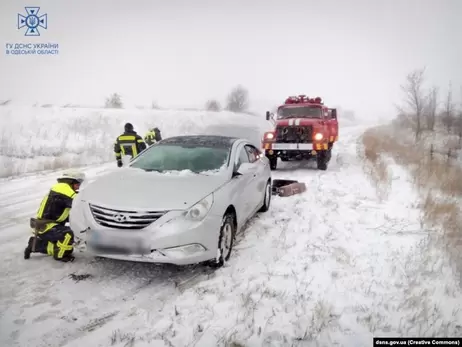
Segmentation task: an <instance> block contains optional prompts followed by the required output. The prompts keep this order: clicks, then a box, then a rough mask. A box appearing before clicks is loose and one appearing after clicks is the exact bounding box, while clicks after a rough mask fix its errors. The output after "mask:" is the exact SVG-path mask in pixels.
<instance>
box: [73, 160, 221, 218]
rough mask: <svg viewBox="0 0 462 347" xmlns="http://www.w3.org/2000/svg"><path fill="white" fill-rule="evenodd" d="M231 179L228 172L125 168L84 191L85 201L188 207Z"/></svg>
mask: <svg viewBox="0 0 462 347" xmlns="http://www.w3.org/2000/svg"><path fill="white" fill-rule="evenodd" d="M227 181H228V179H227V177H226V175H225V174H217V175H209V176H206V175H198V174H194V173H183V172H180V173H178V172H177V173H163V174H161V173H158V172H146V171H143V170H140V169H133V168H121V169H120V170H118V171H116V172H112V173H109V174H107V175H105V176H102V177H99V178H97V179H96V180H95V181H94V182H92V183H90V184H89V185H88V186H87V187H85V189H83V190H82V191H81V192H80V194H79V195H80V198H81V200H83V201H86V202H88V203H92V204H95V205H98V204H101V205H103V206H106V207H109V208H110V207H113V208H121V209H123V208H132V209H149V210H154V211H156V210H159V211H160V210H184V209H187V208H189V207H191V206H193V205H194V204H195V203H197V202H198V201H200V200H201V199H203V198H205V197H206V196H207V195H209V194H210V193H212V192H214V191H215V190H217V189H218V188H219V187H221V186H222V185H223V184H225V183H226V182H227Z"/></svg>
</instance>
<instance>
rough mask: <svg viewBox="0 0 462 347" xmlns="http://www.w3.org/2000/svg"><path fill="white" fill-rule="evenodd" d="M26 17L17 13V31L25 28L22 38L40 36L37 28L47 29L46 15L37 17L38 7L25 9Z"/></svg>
mask: <svg viewBox="0 0 462 347" xmlns="http://www.w3.org/2000/svg"><path fill="white" fill-rule="evenodd" d="M25 9H26V15H25V16H23V15H22V14H20V13H18V29H21V28H24V27H27V30H26V32H25V33H24V36H40V31H39V27H41V28H44V29H47V19H48V17H47V14H46V13H45V14H42V15H41V16H40V17H39V11H40V7H25Z"/></svg>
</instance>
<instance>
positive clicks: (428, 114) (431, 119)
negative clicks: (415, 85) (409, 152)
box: [424, 87, 438, 131]
mask: <svg viewBox="0 0 462 347" xmlns="http://www.w3.org/2000/svg"><path fill="white" fill-rule="evenodd" d="M425 106H426V107H425V111H424V115H425V121H426V127H427V130H430V131H434V130H435V123H436V114H437V112H438V88H437V87H432V88H431V89H430V91H429V92H428V96H427V103H426V105H425Z"/></svg>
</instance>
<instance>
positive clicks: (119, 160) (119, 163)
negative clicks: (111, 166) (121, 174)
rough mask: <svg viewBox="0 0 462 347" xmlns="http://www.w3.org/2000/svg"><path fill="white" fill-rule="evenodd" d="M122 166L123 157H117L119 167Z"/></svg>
mask: <svg viewBox="0 0 462 347" xmlns="http://www.w3.org/2000/svg"><path fill="white" fill-rule="evenodd" d="M122 166H123V163H122V159H117V167H122Z"/></svg>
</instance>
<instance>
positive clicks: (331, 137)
mask: <svg viewBox="0 0 462 347" xmlns="http://www.w3.org/2000/svg"><path fill="white" fill-rule="evenodd" d="M266 120H268V121H272V122H273V123H274V130H273V131H268V132H266V133H265V134H264V136H263V140H262V148H264V150H265V155H266V157H267V158H268V159H269V161H270V166H271V169H272V170H276V168H277V164H278V158H280V159H281V160H282V161H290V160H310V159H316V163H317V168H318V169H319V170H327V165H328V163H329V161H330V159H331V157H332V148H333V147H334V143H335V142H336V141H337V140H338V121H337V109H335V108H329V107H327V106H325V105H324V103H323V101H322V99H321V98H320V97H316V98H309V97H308V96H306V95H298V96H291V97H288V98H287V99H286V101H285V102H284V105H281V106H279V107H278V110H277V114H276V115H274V114H271V113H270V112H269V111H267V112H266Z"/></svg>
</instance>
